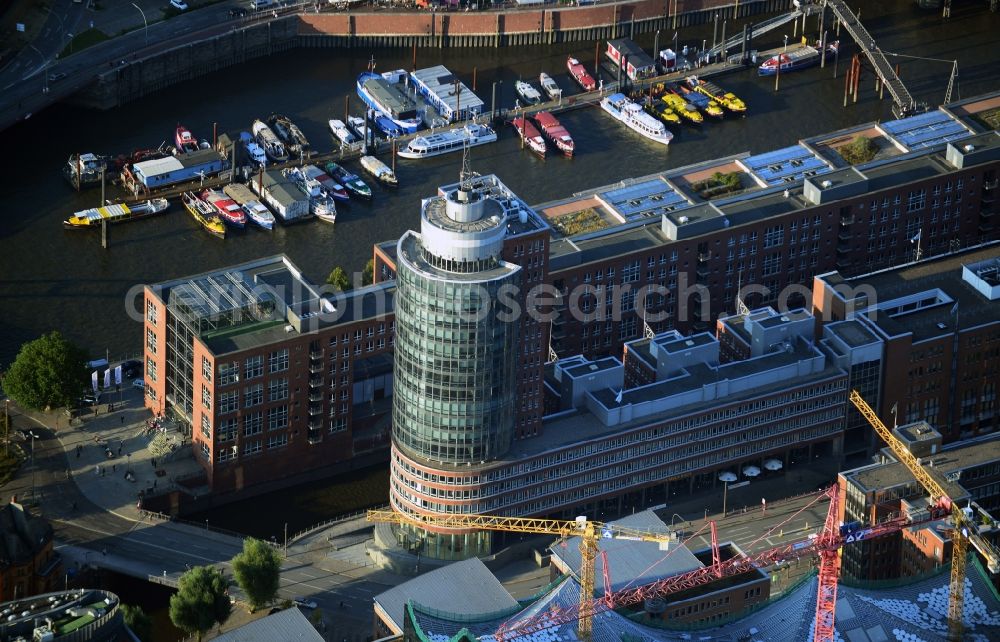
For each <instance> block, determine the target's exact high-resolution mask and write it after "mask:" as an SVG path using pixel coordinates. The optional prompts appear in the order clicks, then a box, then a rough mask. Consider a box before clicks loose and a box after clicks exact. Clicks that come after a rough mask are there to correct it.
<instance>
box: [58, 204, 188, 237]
mask: <svg viewBox="0 0 1000 642" xmlns="http://www.w3.org/2000/svg"><path fill="white" fill-rule="evenodd" d="M168 207H170V202H169V201H167V199H165V198H154V199H152V200H149V201H146V202H145V203H135V204H134V205H126V204H125V203H119V204H108V205H104V206H102V207H92V208H90V209H86V210H81V211H79V212H77V213H76V214H74V215H73V216H71V217H69V218H68V219H66V220H65V221H63V227H65V228H66V229H68V230H88V229H90V230H93V229H97V228H99V227H100V226H101V224H102V223H103V222H104V221H107V222H108V223H112V224H113V223H125V222H128V221H136V220H138V219H141V218H147V217H150V216H154V215H156V214H161V213H163V212H165V211H167V208H168Z"/></svg>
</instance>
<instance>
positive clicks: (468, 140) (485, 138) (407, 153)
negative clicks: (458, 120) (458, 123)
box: [399, 123, 497, 158]
mask: <svg viewBox="0 0 1000 642" xmlns="http://www.w3.org/2000/svg"><path fill="white" fill-rule="evenodd" d="M496 140H497V133H496V132H495V131H493V130H492V129H490V128H489V127H488V126H486V125H479V124H477V123H468V124H467V125H465V126H463V127H456V128H455V129H447V130H445V131H441V132H434V133H431V134H427V135H426V136H417V137H416V138H414V139H413V140H411V141H410V142H409V143H408V144H407V145H406V147H404V148H403V149H401V150H399V156H400V158H429V157H431V156H438V155H440V154H448V153H451V152H457V151H460V150H462V149H464V148H465V147H475V146H477V145H485V144H486V143H495V142H496Z"/></svg>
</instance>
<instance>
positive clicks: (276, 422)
mask: <svg viewBox="0 0 1000 642" xmlns="http://www.w3.org/2000/svg"><path fill="white" fill-rule="evenodd" d="M287 427H288V406H277V407H275V408H268V409H267V429H268V430H282V429H284V428H287Z"/></svg>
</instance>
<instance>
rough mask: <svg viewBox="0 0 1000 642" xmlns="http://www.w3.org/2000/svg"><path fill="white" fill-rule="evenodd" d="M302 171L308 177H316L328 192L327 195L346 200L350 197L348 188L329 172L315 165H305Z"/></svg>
mask: <svg viewBox="0 0 1000 642" xmlns="http://www.w3.org/2000/svg"><path fill="white" fill-rule="evenodd" d="M302 172H303V173H304V174H305V175H306V177H307V178H312V179H315V180H317V181H318V182H319V185H320V187H321V188H322V189H323V191H324V192H326V194H327V196H329V197H331V198H332V199H333V200H335V201H346V200H348V198H350V197H349V196H348V195H347V190H346V189H344V186H343V185H341V184H340V183H338V182H337V181H336V180H334V179H333V178H332V177H331V176H330V175H329V174H327V173H326V172H324V171H323V170H321V169H320V168H318V167H316V166H315V165H305V166H304V167H303V168H302Z"/></svg>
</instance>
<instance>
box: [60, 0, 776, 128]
mask: <svg viewBox="0 0 1000 642" xmlns="http://www.w3.org/2000/svg"><path fill="white" fill-rule="evenodd" d="M734 6H735V10H737V11H738V12H739V15H740V16H750V15H756V14H760V13H770V12H775V11H781V10H787V9H789V8H790V7H791V0H743V2H739V3H738V5H736V2H735V0H634V1H633V2H621V3H615V4H605V5H599V6H588V7H558V8H557V7H553V8H551V9H540V10H511V11H496V12H494V11H483V12H427V11H420V12H406V13H396V12H388V11H376V12H350V13H319V14H309V13H302V14H294V15H286V16H280V17H278V18H275V19H269V20H267V21H265V22H261V23H258V24H254V25H249V26H245V27H241V28H239V29H234V30H231V31H226V32H225V33H220V34H217V35H212V36H209V37H206V38H203V39H201V40H199V41H197V42H191V43H186V44H183V45H180V46H177V47H173V48H171V49H167V50H165V51H162V52H159V53H157V54H155V55H152V56H149V57H145V58H140V59H138V60H133V61H130V62H128V63H127V64H124V65H121V66H118V67H115V68H113V69H109V70H107V71H104V72H102V73H99V74H98V77H97V80H96V82H95V83H93V84H91V85H90V86H88V87H87V88H86V89H84V90H82V91H81V92H80V93H78V94H76V95H75V96H73V97H72V101H73V102H75V103H77V104H83V105H86V106H88V107H94V108H98V109H110V108H113V107H116V106H119V105H123V104H126V103H129V102H131V101H134V100H137V99H139V98H142V97H143V96H146V95H148V94H151V93H153V92H156V91H159V90H161V89H164V88H166V87H169V86H171V85H174V84H176V83H179V82H183V81H185V80H191V79H193V78H197V77H199V76H202V75H204V74H207V73H211V72H213V71H218V70H220V69H224V68H227V67H230V66H233V65H238V64H242V63H244V62H247V61H249V60H252V59H254V58H259V57H263V56H267V55H270V54H274V53H278V52H282V51H287V50H289V49H294V48H297V47H332V48H351V47H355V46H360V47H373V46H375V47H411V46H417V47H502V46H510V45H515V46H516V45H545V44H552V43H562V42H584V41H592V40H599V39H606V38H617V37H625V36H628V37H631V36H634V35H637V34H642V33H649V32H652V31H655V30H657V29H668V28H670V29H673V28H674V27H675V25H676V27H677V28H683V27H687V26H691V25H697V24H703V23H706V22H709V21H710V20H711V19H712V15H714V13H715V12H716V11H718V10H720V9H723V8H728V12H729V14H731V13H732V12H733V11H734ZM670 9H673V10H674V11H676V13H677V15H676V16H668V13H669V10H670Z"/></svg>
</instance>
